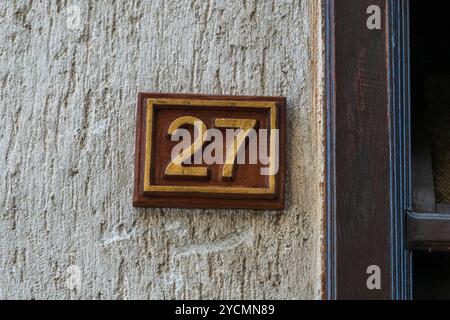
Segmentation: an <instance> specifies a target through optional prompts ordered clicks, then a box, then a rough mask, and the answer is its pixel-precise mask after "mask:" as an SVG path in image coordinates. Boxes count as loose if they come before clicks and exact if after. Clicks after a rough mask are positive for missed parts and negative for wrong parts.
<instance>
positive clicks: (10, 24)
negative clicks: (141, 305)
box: [0, 0, 324, 299]
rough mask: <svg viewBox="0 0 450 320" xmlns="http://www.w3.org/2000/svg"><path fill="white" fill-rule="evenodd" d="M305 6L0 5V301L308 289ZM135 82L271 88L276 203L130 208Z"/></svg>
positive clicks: (316, 22) (311, 292)
mask: <svg viewBox="0 0 450 320" xmlns="http://www.w3.org/2000/svg"><path fill="white" fill-rule="evenodd" d="M69 5H77V6H79V9H80V14H81V25H80V29H79V30H72V29H71V28H68V26H67V16H68V14H67V8H68V6H69ZM320 8H321V7H320V3H319V0H272V1H268V0H263V1H260V0H242V1H241V0H233V1H221V0H205V1H194V0H166V1H164V0H148V1H137V0H134V1H112V0H98V1H94V0H92V1H82V0H80V1H76V0H74V1H59V0H53V1H51V0H49V1H32V0H15V1H10V0H0V298H3V299H14V298H23V299H30V298H36V299H48V298H72V299H78V298H85V299H91V298H114V299H116V298H120V299H122V298H130V299H134V298H137V299H158V298H190V299H199V298H212V299H216V298H237V299H239V298H248V299H254V298H260V299H264V298H277V299H284V298H289V299H290V298H320V295H321V274H322V266H321V256H322V252H321V246H322V231H321V226H322V217H323V198H324V190H323V183H324V175H323V172H324V171H323V170H324V160H323V139H324V137H323V135H324V132H323V107H322V99H321V96H322V92H321V88H322V87H321V86H322V78H321V70H322V58H321V57H322V53H321V52H322V51H321V50H322V49H321V48H322V42H321V40H320V39H322V36H321V32H322V27H321V11H320ZM72 17H73V16H72V13H70V16H69V18H72ZM73 22H74V21H73V20H72V19H69V26H70V27H73ZM138 91H155V92H187V93H208V94H243V95H283V96H286V97H287V99H288V147H287V149H288V175H287V177H288V188H287V190H288V194H287V210H286V211H285V212H281V213H280V212H254V211H245V210H170V209H134V208H133V207H132V189H133V160H134V130H135V100H136V97H137V92H138Z"/></svg>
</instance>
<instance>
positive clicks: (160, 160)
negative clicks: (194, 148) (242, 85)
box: [133, 93, 286, 210]
mask: <svg viewBox="0 0 450 320" xmlns="http://www.w3.org/2000/svg"><path fill="white" fill-rule="evenodd" d="M180 119H181V120H180ZM183 119H185V120H186V119H188V120H190V121H193V120H192V119H196V120H200V121H199V122H198V121H197V123H200V126H202V128H205V129H216V130H219V131H220V132H221V133H222V134H223V136H224V137H226V130H227V129H228V128H229V126H230V123H231V122H233V123H235V125H239V126H242V125H243V124H245V123H251V124H253V125H254V126H253V127H252V128H254V129H255V130H256V132H257V133H259V132H260V130H261V129H265V130H267V132H268V137H267V139H266V141H264V140H261V139H260V137H258V147H259V145H260V144H261V143H264V142H265V143H267V149H268V152H269V154H270V157H271V158H270V159H271V162H272V163H273V161H274V159H275V158H274V157H275V156H278V159H279V169H278V170H277V171H275V172H276V174H274V175H262V174H261V169H262V168H266V167H267V164H265V163H261V161H260V159H259V158H258V161H257V163H249V162H250V161H249V159H250V156H249V154H248V153H249V147H247V149H246V150H247V151H246V152H247V154H246V163H245V164H237V163H235V165H234V166H232V169H230V170H231V171H229V174H230V175H227V174H226V173H225V169H224V164H217V163H213V164H206V163H204V162H200V163H196V164H183V165H181V167H177V168H175V169H174V170H171V171H170V170H169V169H168V168H169V166H170V165H171V163H173V159H172V151H173V150H174V147H176V145H177V144H178V143H179V141H172V140H173V139H171V136H170V132H171V130H172V129H173V128H174V125H175V124H177V125H180V124H181V125H182V126H181V125H180V126H178V127H179V128H183V129H186V130H188V131H189V132H190V133H191V135H192V137H194V133H195V132H196V131H195V130H194V126H193V124H190V123H184V122H183V121H182V120H183ZM180 121H181V122H180ZM285 125H286V99H285V98H284V97H249V96H214V95H192V94H161V93H139V95H138V102H137V117H136V155H135V186H134V199H133V204H134V206H136V207H165V208H242V209H255V210H283V209H284V202H285V201H284V193H285V139H286V133H285V130H286V129H285ZM233 128H238V127H233ZM271 129H277V130H278V133H279V140H278V141H279V148H278V155H277V154H276V153H277V148H274V143H275V140H276V138H275V136H274V135H273V134H272V131H271ZM193 140H195V139H193ZM246 140H248V139H246ZM245 144H246V146H248V145H249V142H248V141H246V142H245ZM207 147H208V142H206V143H205V144H202V147H201V148H200V149H199V150H201V151H202V152H205V148H207ZM227 149H228V148H227V143H226V141H224V143H223V154H224V156H225V157H226V156H227V155H228V154H229V150H227ZM191 158H192V159H191V160H192V162H193V160H194V157H191ZM186 171H189V172H188V173H187V172H186Z"/></svg>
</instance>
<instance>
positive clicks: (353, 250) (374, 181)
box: [324, 0, 411, 299]
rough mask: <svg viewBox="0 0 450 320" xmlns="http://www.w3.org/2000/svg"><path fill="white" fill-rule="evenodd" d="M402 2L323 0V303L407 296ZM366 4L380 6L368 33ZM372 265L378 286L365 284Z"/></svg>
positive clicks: (406, 138)
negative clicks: (376, 27) (378, 272)
mask: <svg viewBox="0 0 450 320" xmlns="http://www.w3.org/2000/svg"><path fill="white" fill-rule="evenodd" d="M408 4H409V3H408V0H324V15H325V17H326V75H327V180H328V181H327V255H326V277H325V282H326V283H325V288H326V290H325V291H326V293H325V298H327V299H409V298H410V297H411V288H410V284H411V281H410V276H411V272H410V269H411V263H410V261H411V254H410V252H409V251H408V250H407V248H406V232H405V226H406V216H407V212H408V210H409V208H410V207H411V190H410V185H411V177H410V176H411V175H410V165H409V164H410V147H409V146H410V134H409V132H410V128H409V123H410V121H409V120H410V101H409V99H410V98H409V96H410V95H409V43H408V41H409V27H408V23H409V22H408V19H409V8H408ZM372 5H377V6H378V7H379V8H380V9H381V19H382V25H381V26H382V27H381V30H369V29H368V28H367V27H366V21H367V19H368V17H369V15H368V14H367V8H368V7H369V6H372ZM372 265H376V266H379V267H380V270H381V289H373V290H370V289H369V288H368V287H367V284H366V282H367V279H368V278H369V276H370V274H368V273H367V268H368V267H369V266H372Z"/></svg>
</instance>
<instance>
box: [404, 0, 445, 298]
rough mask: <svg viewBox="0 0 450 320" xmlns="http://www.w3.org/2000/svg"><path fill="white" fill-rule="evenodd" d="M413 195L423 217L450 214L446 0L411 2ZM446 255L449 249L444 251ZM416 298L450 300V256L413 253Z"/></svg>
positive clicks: (426, 252)
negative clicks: (439, 0)
mask: <svg viewBox="0 0 450 320" xmlns="http://www.w3.org/2000/svg"><path fill="white" fill-rule="evenodd" d="M410 8H411V12H410V17H411V20H410V21H411V25H410V27H411V39H410V40H411V102H412V113H411V116H412V140H411V144H412V191H413V195H412V197H413V199H412V200H413V208H412V210H413V211H415V212H417V213H423V214H436V215H438V214H439V215H440V217H441V218H442V216H443V215H446V214H449V216H450V59H449V57H450V45H449V44H450V39H449V37H448V35H447V33H446V32H445V30H447V29H448V17H447V16H446V12H447V10H445V8H444V7H442V4H441V3H440V2H437V1H435V2H432V3H430V2H427V1H410ZM440 249H441V250H443V251H446V250H448V249H449V248H440ZM413 296H414V298H415V299H450V254H448V253H443V252H442V251H441V253H436V252H434V250H432V249H430V248H427V251H425V252H419V251H415V252H413Z"/></svg>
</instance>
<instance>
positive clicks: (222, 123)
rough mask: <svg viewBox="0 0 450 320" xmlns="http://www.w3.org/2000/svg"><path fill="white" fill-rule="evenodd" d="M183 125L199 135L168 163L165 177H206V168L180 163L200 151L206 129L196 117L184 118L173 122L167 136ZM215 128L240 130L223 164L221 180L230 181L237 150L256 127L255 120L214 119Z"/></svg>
mask: <svg viewBox="0 0 450 320" xmlns="http://www.w3.org/2000/svg"><path fill="white" fill-rule="evenodd" d="M184 125H193V126H194V128H195V130H197V132H200V133H202V134H199V135H198V137H197V139H195V141H194V142H193V143H192V145H191V146H190V147H189V148H187V149H186V150H183V152H181V153H180V154H179V155H178V156H177V157H176V158H175V159H172V161H171V162H170V163H169V165H168V166H167V168H166V170H165V175H166V176H168V177H171V176H172V177H180V176H184V177H196V178H203V177H207V176H208V168H206V167H184V166H182V163H183V162H185V161H186V160H187V159H190V158H191V157H192V156H193V155H194V154H195V153H197V152H198V151H199V150H201V149H202V147H203V145H204V143H205V140H206V136H207V127H206V125H205V123H204V122H203V121H201V120H200V119H198V118H196V117H192V116H184V117H180V118H178V119H176V120H174V121H173V122H172V123H171V124H170V126H169V130H168V134H169V135H171V136H172V135H174V134H175V132H176V130H178V129H179V128H180V127H182V126H184ZM215 127H217V128H239V129H242V130H240V131H239V133H238V134H237V136H236V138H235V139H234V142H233V143H232V144H231V145H230V146H229V148H228V150H227V153H226V159H225V164H224V165H223V169H222V178H224V179H232V178H233V172H234V165H235V160H236V157H237V153H238V150H239V149H240V148H241V146H242V145H243V144H244V143H245V139H246V137H247V136H248V135H249V134H250V132H251V129H254V128H255V127H256V120H254V119H216V120H215Z"/></svg>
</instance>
